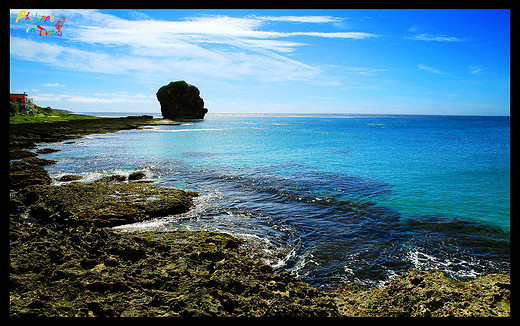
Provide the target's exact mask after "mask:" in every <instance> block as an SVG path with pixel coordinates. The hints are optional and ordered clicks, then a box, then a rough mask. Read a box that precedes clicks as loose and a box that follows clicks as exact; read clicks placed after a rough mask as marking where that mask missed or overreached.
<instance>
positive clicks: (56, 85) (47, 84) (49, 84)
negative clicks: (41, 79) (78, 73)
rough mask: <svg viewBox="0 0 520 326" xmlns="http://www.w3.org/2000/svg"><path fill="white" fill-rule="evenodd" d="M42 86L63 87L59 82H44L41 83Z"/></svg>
mask: <svg viewBox="0 0 520 326" xmlns="http://www.w3.org/2000/svg"><path fill="white" fill-rule="evenodd" d="M42 86H44V87H65V85H63V84H60V83H46V84H43V85H42Z"/></svg>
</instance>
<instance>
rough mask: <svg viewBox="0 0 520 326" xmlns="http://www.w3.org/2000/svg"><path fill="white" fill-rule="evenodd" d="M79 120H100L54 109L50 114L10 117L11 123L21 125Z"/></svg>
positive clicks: (19, 114) (39, 112)
mask: <svg viewBox="0 0 520 326" xmlns="http://www.w3.org/2000/svg"><path fill="white" fill-rule="evenodd" d="M78 119H100V117H95V116H91V115H82V114H72V113H70V112H68V111H65V110H55V109H53V110H52V111H51V112H50V113H46V112H41V111H39V110H38V111H37V112H34V113H32V114H27V113H18V114H16V115H14V116H10V117H9V123H11V124H20V123H32V122H55V121H69V120H78Z"/></svg>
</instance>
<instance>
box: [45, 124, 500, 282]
mask: <svg viewBox="0 0 520 326" xmlns="http://www.w3.org/2000/svg"><path fill="white" fill-rule="evenodd" d="M52 147H54V148H60V149H62V151H60V152H56V153H52V154H47V155H44V156H45V157H48V158H52V159H58V160H59V161H60V162H59V163H58V164H56V165H52V166H50V167H49V168H48V169H49V172H50V173H51V176H54V177H59V176H60V175H62V174H69V173H79V174H82V175H84V176H85V179H84V180H85V181H90V180H94V179H97V178H99V177H101V176H103V175H107V174H113V173H118V174H129V173H131V172H133V171H136V170H140V171H143V172H145V173H146V174H147V178H148V179H151V180H153V181H154V184H156V185H160V186H168V187H176V188H181V189H187V190H195V191H198V192H200V195H201V196H200V197H198V198H196V207H195V208H194V209H192V210H191V211H190V212H188V213H186V214H183V215H180V216H167V217H163V218H158V219H155V220H152V221H148V222H145V223H140V224H135V225H129V226H125V227H118V228H117V229H118V230H121V231H133V230H146V229H154V230H173V229H189V230H197V229H210V230H217V231H223V232H228V233H232V234H234V235H236V236H238V237H241V238H242V239H244V240H246V241H245V243H244V245H243V246H242V248H241V250H242V251H244V252H245V253H246V254H248V255H251V256H254V257H259V258H261V259H263V260H264V261H266V262H268V263H270V264H271V265H272V266H273V267H275V268H276V269H277V270H286V271H290V272H292V273H294V274H295V275H298V276H299V277H300V278H302V279H303V280H305V281H307V282H309V283H311V284H313V285H316V286H328V287H336V286H338V285H340V284H343V283H355V284H363V285H369V286H370V285H377V284H381V283H382V282H385V281H388V280H389V279H391V278H392V277H394V276H395V275H397V274H400V273H402V272H404V271H406V270H408V269H409V268H411V267H416V268H422V269H431V268H434V269H438V270H442V271H444V272H446V273H447V275H448V276H450V277H452V278H455V279H462V280H466V279H471V278H472V277H475V276H479V275H483V274H488V273H492V272H506V273H507V272H509V268H510V119H509V117H466V116H464V117H463V116H402V115H373V116H370V115H265V114H264V115H247V114H244V115H239V114H208V115H207V116H206V119H205V120H203V121H192V122H188V123H185V124H184V125H181V126H154V127H151V128H150V129H141V130H128V131H121V132H118V133H113V134H105V135H91V136H87V137H85V138H84V139H81V140H78V142H76V143H75V144H65V143H58V144H52Z"/></svg>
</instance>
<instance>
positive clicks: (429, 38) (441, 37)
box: [407, 34, 463, 42]
mask: <svg viewBox="0 0 520 326" xmlns="http://www.w3.org/2000/svg"><path fill="white" fill-rule="evenodd" d="M407 38H408V39H410V40H417V41H435V42H461V41H463V39H461V38H458V37H455V36H446V35H433V34H418V35H414V36H411V37H407Z"/></svg>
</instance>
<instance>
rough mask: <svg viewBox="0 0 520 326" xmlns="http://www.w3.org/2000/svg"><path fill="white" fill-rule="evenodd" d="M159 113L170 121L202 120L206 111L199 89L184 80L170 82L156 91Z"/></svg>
mask: <svg viewBox="0 0 520 326" xmlns="http://www.w3.org/2000/svg"><path fill="white" fill-rule="evenodd" d="M157 99H158V100H159V103H161V113H162V116H163V117H164V118H167V119H170V120H179V119H204V115H205V114H206V113H207V112H208V109H206V108H205V107H204V100H203V99H202V98H201V97H200V92H199V89H198V88H197V87H195V86H193V85H190V84H188V83H186V82H185V81H184V80H180V81H176V82H171V83H169V84H168V85H164V86H163V87H161V88H159V90H158V91H157Z"/></svg>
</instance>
